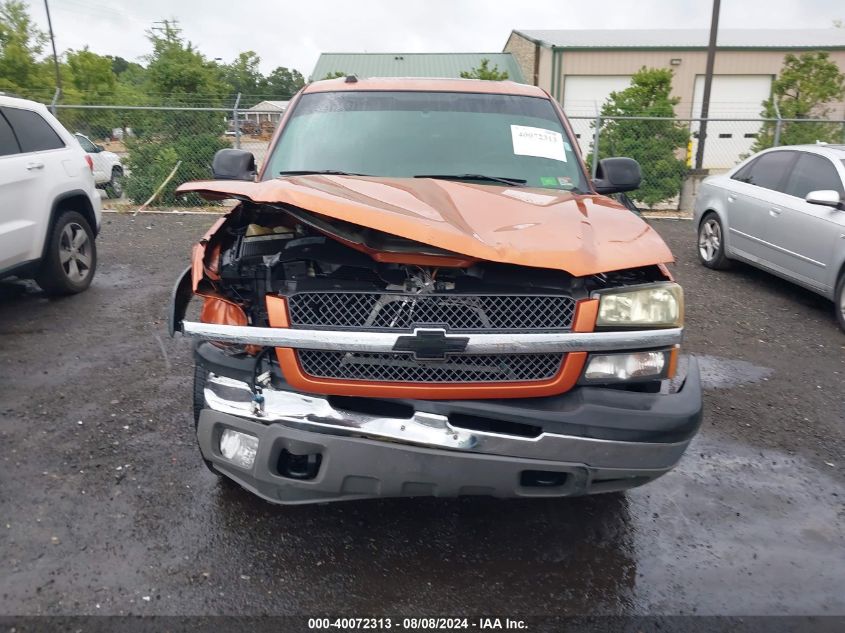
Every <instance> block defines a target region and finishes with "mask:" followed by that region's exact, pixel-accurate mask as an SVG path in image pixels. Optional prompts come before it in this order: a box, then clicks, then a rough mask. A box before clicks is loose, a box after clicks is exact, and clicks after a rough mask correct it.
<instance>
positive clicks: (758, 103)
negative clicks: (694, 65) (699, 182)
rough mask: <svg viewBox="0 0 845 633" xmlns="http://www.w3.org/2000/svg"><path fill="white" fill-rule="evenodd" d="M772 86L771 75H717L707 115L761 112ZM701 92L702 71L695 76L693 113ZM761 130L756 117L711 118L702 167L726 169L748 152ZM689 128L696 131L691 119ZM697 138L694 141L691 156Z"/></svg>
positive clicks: (696, 111)
mask: <svg viewBox="0 0 845 633" xmlns="http://www.w3.org/2000/svg"><path fill="white" fill-rule="evenodd" d="M771 89H772V76H771V75H716V76H714V77H713V85H712V87H711V89H710V118H715V119H718V118H737V119H750V118H757V117H759V116H760V111H761V110H762V109H763V106H762V103H763V101H764V100H766V99H768V98H769V94H770V92H771ZM703 94H704V75H698V76H697V77H696V78H695V92H694V95H693V117H698V116H701V101H702V95H703ZM759 130H760V123H758V122H756V121H751V122H744V121H712V122H710V123H708V125H707V143H706V144H705V146H704V164H703V165H702V166H703V167H704V168H705V169H716V170H722V169H729V168H731V167H733V166H734V165H736V164H737V163H738V162H739V161H740V160H741V158H742V156H744V155H746V154H749V153H750V152H751V146H752V145H753V144H754V139H755V136H756V135H757V132H759ZM692 131H693V132H697V131H698V123H693V125H692ZM697 143H698V141H693V156H695V152H696V151H697V149H698V147H697Z"/></svg>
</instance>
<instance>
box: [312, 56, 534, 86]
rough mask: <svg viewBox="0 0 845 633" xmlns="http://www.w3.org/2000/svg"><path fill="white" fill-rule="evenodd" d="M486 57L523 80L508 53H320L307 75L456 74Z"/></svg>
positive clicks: (321, 77) (500, 68)
mask: <svg viewBox="0 0 845 633" xmlns="http://www.w3.org/2000/svg"><path fill="white" fill-rule="evenodd" d="M482 59H489V60H490V64H489V65H490V67H491V68H493V67H495V66H498V68H499V71H506V72H507V73H508V79H510V80H511V81H516V82H518V83H525V78H524V77H523V76H522V71H521V70H520V68H519V64H517V63H516V59H514V57H513V55H511V54H510V53H323V54H321V55H320V59H318V60H317V65H316V66H315V67H314V72H312V73H311V79H312V80H314V81H317V80H319V79H323V78H325V76H326V75H329V74H332V73H335V72H342V73H345V74H349V75H358V76H359V77H362V78H363V77H442V78H451V77H460V76H461V71H469V70H472V69H473V68H477V67H478V66H480V65H481V60H482Z"/></svg>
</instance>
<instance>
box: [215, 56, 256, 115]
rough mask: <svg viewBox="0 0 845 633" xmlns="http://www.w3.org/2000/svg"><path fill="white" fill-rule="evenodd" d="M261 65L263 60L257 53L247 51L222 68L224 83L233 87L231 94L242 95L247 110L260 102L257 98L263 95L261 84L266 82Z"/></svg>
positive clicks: (242, 101)
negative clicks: (260, 68)
mask: <svg viewBox="0 0 845 633" xmlns="http://www.w3.org/2000/svg"><path fill="white" fill-rule="evenodd" d="M260 63H261V58H260V57H259V56H258V55H257V54H256V53H255V51H245V52H243V53H240V54H239V55H238V56H237V57H236V58H235V61H233V62H232V63H231V64H227V65H225V66H223V67H222V70H223V81H225V82H226V83H227V84H229V86H231V92H233V93H241V105H242V106H243V107H245V108H250V107H252V106H254V105H255V104H256V103H257V102H258V101H260V99H259V98H257V96H256V95H258V94H260V93H261V83H262V82H263V80H264V77H262V75H261V71H260V70H259V68H258V66H259V64H260Z"/></svg>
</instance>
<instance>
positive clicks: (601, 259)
mask: <svg viewBox="0 0 845 633" xmlns="http://www.w3.org/2000/svg"><path fill="white" fill-rule="evenodd" d="M213 172H214V180H210V181H206V182H191V183H187V184H184V185H182V186H181V187H180V191H182V192H195V193H198V194H200V195H202V196H204V197H206V198H208V199H215V200H220V199H234V200H236V201H237V202H238V204H237V206H235V207H234V209H233V210H232V211H231V212H230V213H228V214H227V215H226V216H225V217H224V218H222V219H221V220H220V221H218V222H217V223H216V224H215V225H214V226H213V227H212V229H211V230H210V231H209V232H208V233H207V234H206V235H205V236H204V237H203V238H202V239H201V240H200V241H199V243H197V244H196V245H195V246H194V251H193V259H192V265H191V267H190V268H188V269H187V270H186V271H185V272H184V273H183V275H182V276H181V277H180V278H179V280H178V281H177V283H176V287H175V288H174V292H173V297H172V301H171V307H170V330H171V334H174V333H175V332H181V333H182V334H183V335H186V336H190V337H194V338H195V339H196V341H197V343H196V347H195V360H196V372H195V383H194V411H195V421H196V433H197V439H198V441H199V446H200V450H201V452H202V457H203V459H204V460H205V462H206V464H207V465H208V466H209V468H211V469H212V471H214V472H215V473H218V474H220V475H222V476H225V477H229V478H231V479H233V480H234V481H236V482H237V483H238V484H240V485H241V486H243V487H244V488H246V489H248V490H250V491H252V492H254V493H255V494H257V495H259V496H261V497H262V498H264V499H266V500H268V501H272V502H275V503H287V504H292V503H309V502H323V501H334V500H341V499H360V498H368V497H400V496H431V495H433V496H458V495H492V496H498V497H515V496H516V497H550V496H561V497H562V496H571V495H581V494H590V493H598V492H613V491H620V490H625V489H628V488H631V487H634V486H638V485H641V484H644V483H646V482H649V481H651V480H653V479H655V478H657V477H659V476H661V475H663V474H664V473H666V472H667V471H669V470H670V469H671V468H672V467H673V466H674V465H675V464H676V463H677V462H678V460H679V459H680V458H681V455H682V454H683V452H684V450H685V449H686V447H687V445H688V443H689V442H690V440H691V439H692V437H693V436H694V435H695V433H696V431H697V430H698V427H699V425H700V421H701V407H702V404H701V386H700V379H699V372H698V366H697V364H696V362H695V359H694V358H690V357H687V356H685V355H681V354H680V343H681V339H682V334H683V316H684V303H683V301H684V300H683V292H682V290H681V288H680V286H678V285H677V284H676V283H674V282H673V280H672V277H671V275H670V274H669V271H668V270H667V268H666V266H665V264H666V263H669V262H671V261H672V255H671V253H670V252H669V250H668V248H667V247H666V245H665V244H664V243H663V241H662V240H661V238H660V237H659V235H657V233H656V232H655V231H654V230H653V229H652V228H651V227H649V226H648V224H646V223H645V222H644V221H643V220H642V219H641V218H640V217H638V216H637V215H636V214H635V213H633V212H631V211H630V210H628V209H627V208H626V207H624V206H622V205H621V204H619V203H617V202H616V201H614V200H613V199H611V198H609V197H606V196H607V194H612V193H617V192H623V191H630V190H633V189H636V188H637V187H638V186H639V183H640V177H641V176H640V167H639V165H638V164H637V163H636V162H635V161H633V160H631V159H628V158H607V159H604V160H602V161H600V163H599V165H598V170H597V174H596V178H594V179H590V177H589V176H588V172H587V170H586V169H585V166H584V163H583V160H582V158H581V155H580V153H579V150H578V146H577V144H576V143H575V141H574V135H573V134H572V130H571V129H570V126H569V124H568V122H567V119H566V117H565V116H564V113H563V111H562V110H561V109H560V107H559V105H558V104H557V103H556V102H555V101H554V100H553V99H551V98H550V96H549V95H548V94H547V93H546V92H544V91H542V90H541V89H539V88H536V87H533V86H526V85H520V84H515V83H512V82H492V81H474V80H451V79H440V80H432V79H358V78H356V77H347V78H340V79H335V80H328V81H319V82H315V83H312V84H310V85H308V86H306V87H305V88H304V89H303V90H302V91H301V92H300V93H299V94H298V95H296V97H294V98H293V99H292V101H291V103H290V107H289V108H288V110H287V112H286V113H285V116H284V118H283V120H282V122H281V125H280V126H279V129H278V130H277V132H276V135H275V136H274V138H273V140H272V141H271V144H270V148H269V151H268V154H267V157H266V159H265V160H264V161H263V164H262V166H261V169H260V170H257V169H256V165H255V159H254V157H253V155H252V154H250V153H248V152H245V151H241V150H235V149H228V150H222V151H221V152H219V153H218V154H217V156H216V157H215V159H214V164H213ZM194 296H198V297H200V298H201V299H202V308H201V310H200V312H199V317H198V320H196V321H188V320H186V311H187V307H188V303H189V302H190V301H191V299H192V297H194Z"/></svg>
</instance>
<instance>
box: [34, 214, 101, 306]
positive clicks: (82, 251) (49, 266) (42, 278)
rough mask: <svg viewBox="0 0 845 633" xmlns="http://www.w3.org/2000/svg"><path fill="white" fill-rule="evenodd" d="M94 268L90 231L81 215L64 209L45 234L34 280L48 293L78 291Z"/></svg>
mask: <svg viewBox="0 0 845 633" xmlns="http://www.w3.org/2000/svg"><path fill="white" fill-rule="evenodd" d="M96 269H97V245H96V243H95V242H94V232H93V231H92V230H91V226H90V225H89V224H88V220H86V219H85V218H84V217H83V216H82V214H80V213H77V212H76V211H65V212H64V213H62V214H61V215H60V216H59V217H58V218H56V221H55V223H54V224H53V226H52V228H51V229H50V232H49V233H48V234H47V245H46V249H45V254H44V259H43V261H42V262H41V268H40V270H39V271H38V274H37V275H36V277H35V281H37V282H38V285H39V286H41V288H42V289H43V290H44V292H45V293H47V294H48V295H51V296H61V295H71V294H76V293H78V292H82V291H83V290H85V289H86V288H88V286H90V285H91V281H92V280H93V279H94V272H95V271H96Z"/></svg>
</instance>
